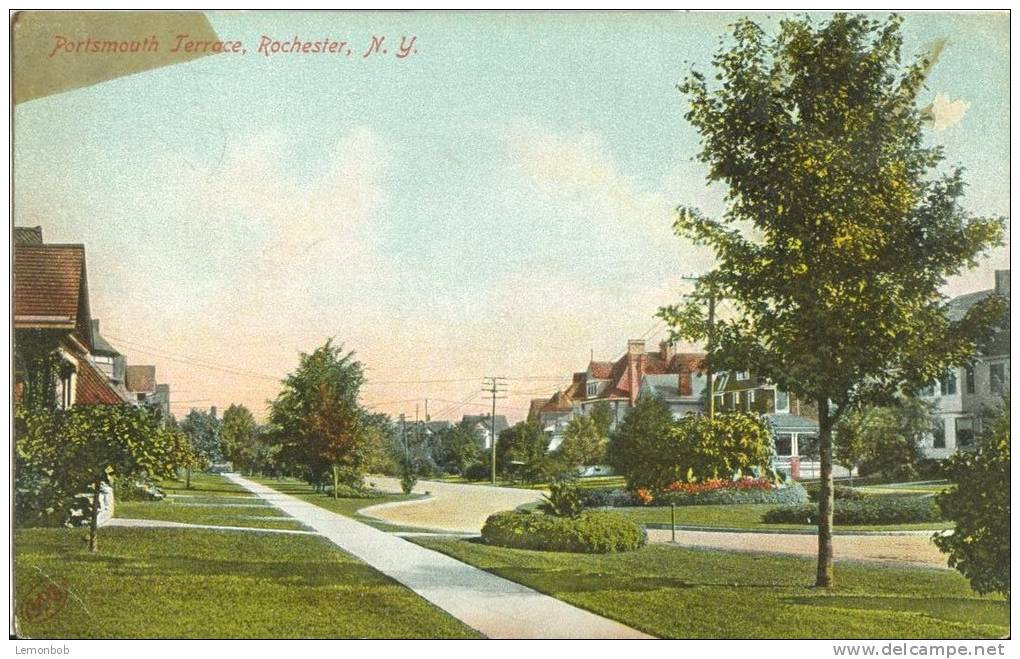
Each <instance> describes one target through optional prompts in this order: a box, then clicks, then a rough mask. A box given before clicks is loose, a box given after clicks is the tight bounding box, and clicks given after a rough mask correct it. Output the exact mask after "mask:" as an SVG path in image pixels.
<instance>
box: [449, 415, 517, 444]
mask: <svg viewBox="0 0 1020 659" xmlns="http://www.w3.org/2000/svg"><path fill="white" fill-rule="evenodd" d="M495 418H496V423H495V426H496V427H495V428H493V427H492V426H493V423H492V416H491V415H489V414H465V415H464V417H463V418H462V419H461V423H466V424H468V425H471V426H473V427H475V428H477V429H478V432H479V433H481V436H482V445H481V446H480V447H479V448H483V449H489V448H492V433H493V430H495V433H496V437H499V433H501V432H503V431H504V430H506V429H507V428H509V427H510V424H509V423H507V421H506V417H505V416H503V415H502V414H497V415H496V417H495Z"/></svg>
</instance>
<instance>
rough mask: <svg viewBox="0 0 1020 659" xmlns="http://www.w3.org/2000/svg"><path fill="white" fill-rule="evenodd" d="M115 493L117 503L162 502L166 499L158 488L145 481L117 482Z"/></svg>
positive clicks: (114, 488) (114, 487)
mask: <svg viewBox="0 0 1020 659" xmlns="http://www.w3.org/2000/svg"><path fill="white" fill-rule="evenodd" d="M113 493H114V497H115V499H116V500H117V501H162V500H163V499H165V498H166V494H164V493H163V492H162V491H161V490H160V489H159V488H158V487H156V486H155V485H153V484H152V483H146V482H143V481H117V482H116V483H115V484H114V486H113Z"/></svg>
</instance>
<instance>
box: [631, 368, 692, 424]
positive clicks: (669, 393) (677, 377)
mask: <svg viewBox="0 0 1020 659" xmlns="http://www.w3.org/2000/svg"><path fill="white" fill-rule="evenodd" d="M685 358H686V360H687V364H686V367H685V368H681V369H679V373H675V374H674V373H663V374H654V375H653V374H646V375H645V376H644V377H642V378H641V395H642V396H655V397H657V398H659V399H661V400H662V401H663V402H664V403H666V405H667V406H668V407H669V411H670V412H671V413H672V414H673V418H674V419H679V418H680V417H682V416H686V415H687V414H701V413H702V412H704V411H705V402H706V385H707V383H708V378H707V377H706V375H705V373H704V372H703V370H702V362H703V359H704V357H703V356H698V355H686V356H685Z"/></svg>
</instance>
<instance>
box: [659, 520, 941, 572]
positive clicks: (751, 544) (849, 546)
mask: <svg viewBox="0 0 1020 659" xmlns="http://www.w3.org/2000/svg"><path fill="white" fill-rule="evenodd" d="M932 533H934V531H925V532H921V533H911V534H902V535H835V536H833V538H832V549H833V554H835V558H836V559H837V560H840V559H847V560H856V561H869V562H879V563H891V564H897V565H910V566H912V567H934V568H943V569H948V565H947V562H946V555H945V554H943V553H942V552H940V551H939V550H938V547H936V546H935V544H934V543H933V542H932V541H931V535H932ZM670 537H671V536H670V532H669V531H668V530H664V529H649V530H648V539H649V541H651V542H670ZM676 543H677V544H678V545H684V546H686V547H700V548H707V549H725V550H734V551H749V552H764V553H771V554H793V555H796V556H817V555H818V536H817V535H816V534H813V533H750V532H748V533H733V532H730V531H688V530H677V532H676Z"/></svg>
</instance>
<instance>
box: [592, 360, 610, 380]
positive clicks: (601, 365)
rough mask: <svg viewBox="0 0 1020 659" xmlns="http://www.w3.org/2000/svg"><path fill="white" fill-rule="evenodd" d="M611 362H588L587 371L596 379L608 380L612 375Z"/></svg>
mask: <svg viewBox="0 0 1020 659" xmlns="http://www.w3.org/2000/svg"><path fill="white" fill-rule="evenodd" d="M613 366H614V364H613V362H595V361H593V362H590V363H589V364H588V373H589V374H590V375H591V377H593V378H595V379H596V380H608V379H609V378H611V377H613Z"/></svg>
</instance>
